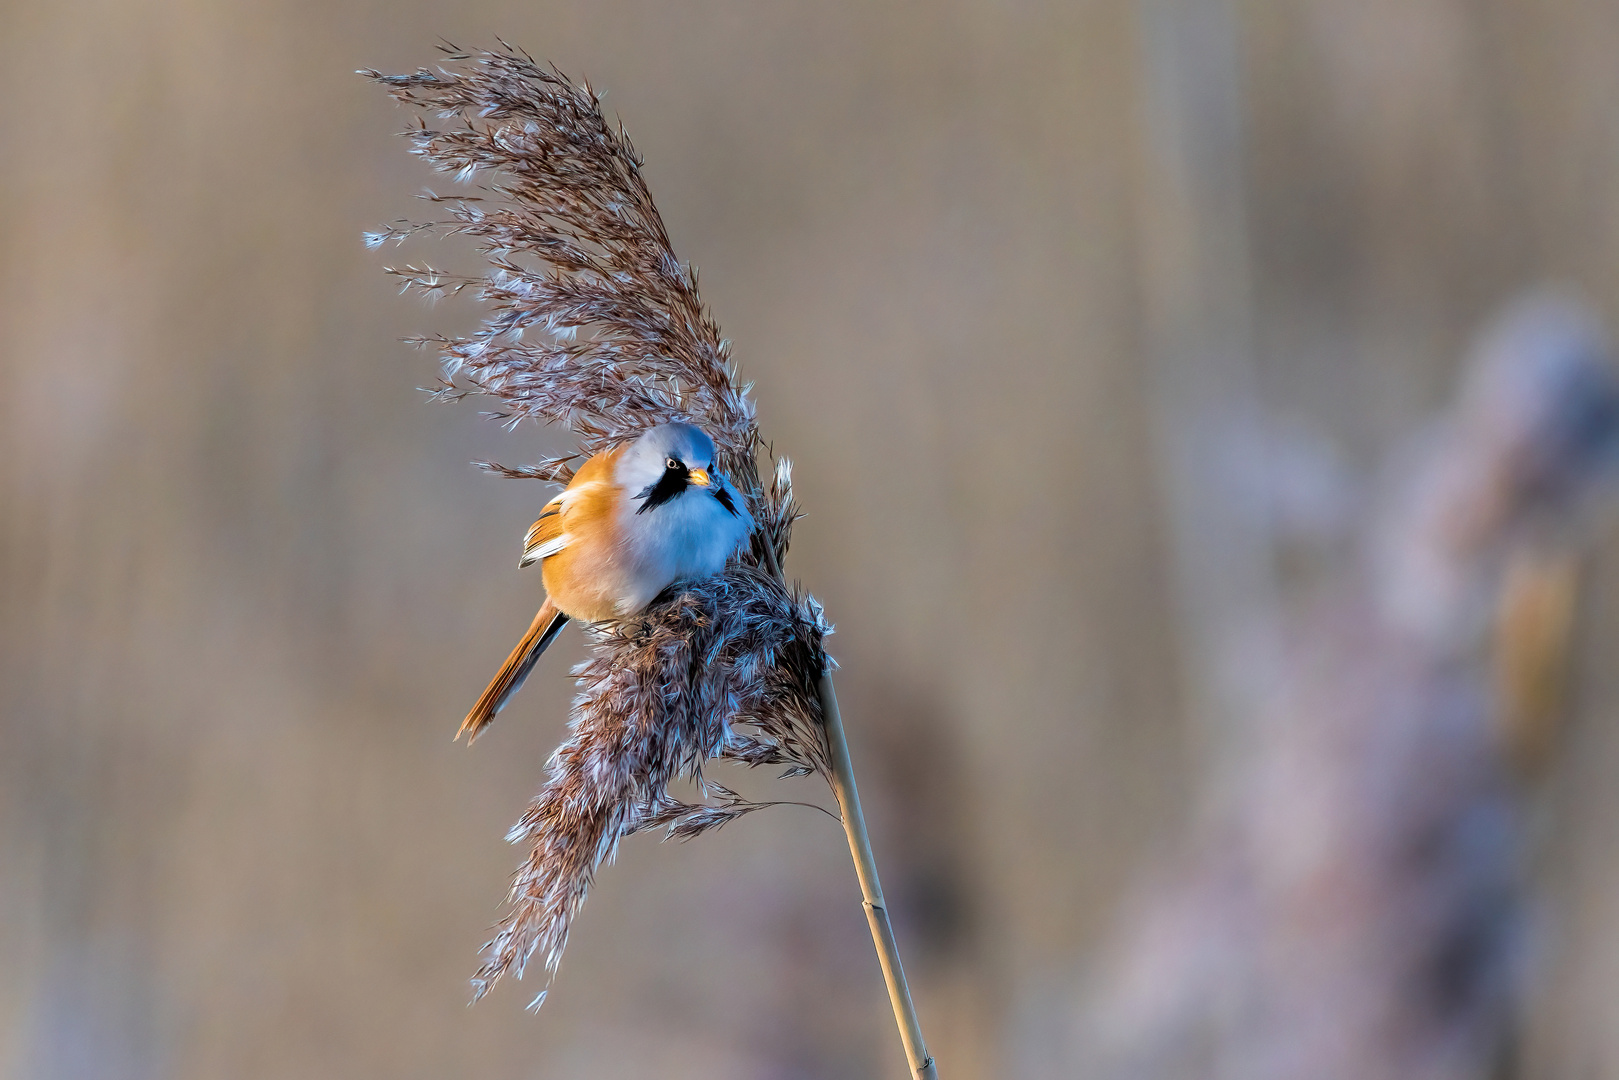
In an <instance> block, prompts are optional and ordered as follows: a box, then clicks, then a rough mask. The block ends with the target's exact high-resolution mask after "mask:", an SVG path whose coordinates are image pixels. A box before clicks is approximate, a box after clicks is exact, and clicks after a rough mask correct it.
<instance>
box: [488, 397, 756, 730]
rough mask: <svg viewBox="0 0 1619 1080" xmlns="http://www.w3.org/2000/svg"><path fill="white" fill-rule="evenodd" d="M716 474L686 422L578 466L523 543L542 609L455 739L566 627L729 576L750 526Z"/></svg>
mask: <svg viewBox="0 0 1619 1080" xmlns="http://www.w3.org/2000/svg"><path fill="white" fill-rule="evenodd" d="M713 470H714V440H712V439H710V438H709V437H708V436H707V435H705V434H703V432H702V431H701V430H699V429H698V428H695V427H692V426H691V425H690V424H680V423H670V424H660V425H658V426H657V427H655V428H651V429H649V430H647V431H645V432H643V433H642V434H641V436H640V437H639V438H637V439H636V440H635V441H634V442H632V443H628V444H626V445H624V446H622V447H619V448H617V449H613V450H607V451H604V452H602V453H600V454H597V455H596V456H595V457H593V458H591V459H590V460H589V461H587V462H585V463H584V465H582V466H581V467H580V468H579V471H578V472H577V473H575V474H574V477H573V482H572V483H571V484H569V485H568V486H567V488H566V489H565V490H564V491H563V492H562V493H561V494H560V495H558V496H557V497H556V498H554V499H552V500H551V501H550V502H548V503H546V504H545V509H544V510H542V511H541V513H540V516H539V519H538V520H537V521H535V522H534V524H533V525H532V526H531V527H530V528H529V530H528V536H527V537H526V539H525V540H524V544H523V558H522V561H521V562H520V563H519V564H518V565H519V566H525V567H527V566H532V565H534V564H535V563H539V564H540V574H541V577H542V578H543V580H544V582H545V592H546V597H545V603H544V604H542V605H540V611H539V614H537V615H535V616H534V622H533V624H532V625H530V626H529V628H528V633H526V634H524V635H523V639H522V640H521V641H519V642H518V643H517V647H516V648H515V649H513V650H512V653H511V655H510V656H508V657H507V658H506V662H505V664H503V665H502V666H501V668H500V671H499V673H497V674H496V675H495V678H494V680H493V681H492V682H491V683H490V684H489V688H488V689H487V690H485V691H484V692H483V696H482V697H480V698H479V699H478V703H477V704H476V705H474V706H473V707H472V711H471V712H469V713H468V714H467V718H466V719H465V720H463V721H462V722H461V730H460V731H459V732H457V737H459V736H461V735H465V736H466V737H467V741H468V742H471V741H472V740H473V739H476V738H477V737H478V733H479V732H481V731H482V730H483V729H484V728H485V727H487V726H488V724H489V722H490V721H491V720H493V719H494V718H495V714H496V713H498V712H500V710H501V709H502V708H504V707H505V705H506V703H507V702H508V701H510V700H511V698H512V695H513V694H515V693H517V691H518V689H519V688H521V687H522V685H523V680H525V679H527V678H528V675H529V672H530V671H532V670H533V669H534V665H535V663H536V662H538V661H539V659H540V655H541V654H542V653H544V652H545V650H546V647H547V646H549V645H550V644H551V642H552V641H554V640H555V639H556V636H557V633H558V632H559V631H561V629H562V627H563V626H565V625H566V624H567V622H568V620H569V619H580V620H582V621H585V622H602V621H605V620H608V619H620V618H624V617H625V616H628V615H636V614H639V613H640V612H642V611H644V610H645V609H646V607H647V605H648V604H650V603H651V602H652V601H653V600H654V599H655V598H656V597H657V596H658V594H659V593H661V592H663V590H664V589H666V588H668V587H669V586H670V585H672V584H674V583H675V582H676V581H687V580H700V579H702V578H706V577H712V576H713V575H715V574H717V573H719V572H720V571H721V570H722V569H724V568H725V564H726V562H727V561H728V560H729V559H730V558H731V556H732V555H734V554H735V553H736V550H737V548H739V547H740V546H741V544H742V541H743V540H745V539H747V536H748V534H749V533H750V532H752V531H753V519H752V518H751V517H749V516H748V513H747V511H746V510H745V509H743V507H742V506H741V505H740V501H739V499H738V496H737V495H736V493H735V491H734V490H733V489H732V488H731V486H730V484H729V483H727V482H726V480H725V477H724V476H721V475H720V474H719V473H717V472H715V471H713Z"/></svg>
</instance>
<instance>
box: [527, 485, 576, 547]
mask: <svg viewBox="0 0 1619 1080" xmlns="http://www.w3.org/2000/svg"><path fill="white" fill-rule="evenodd" d="M567 494H568V492H566V491H564V492H563V493H562V494H561V495H558V496H557V497H556V498H554V499H552V500H551V501H550V502H548V503H546V504H545V509H544V510H543V511H542V512H541V513H540V516H539V520H537V521H535V522H534V524H532V525H530V526H529V527H528V535H527V536H526V537H524V538H523V558H522V560H521V561H520V562H519V563H518V565H519V566H533V565H534V564H535V563H537V562H539V561H540V560H541V559H545V558H549V557H550V556H552V555H555V554H556V553H557V552H559V551H561V550H562V549H563V548H565V547H567V546H568V541H569V539H570V537H569V536H568V533H567V530H566V528H565V527H564V524H563V521H564V514H563V510H564V509H565V506H564V503H563V498H564V496H566V495H567Z"/></svg>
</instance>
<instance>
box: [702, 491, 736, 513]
mask: <svg viewBox="0 0 1619 1080" xmlns="http://www.w3.org/2000/svg"><path fill="white" fill-rule="evenodd" d="M709 490H710V491H712V492H713V493H714V498H716V499H718V500H719V501H720V505H721V506H723V507H725V509H727V510H729V511H730V512H731V516H732V517H737V516H738V514H737V512H736V503H734V502H732V501H731V493H730V492H729V491H726V490H725V489H724V488H722V487H715V488H710V489H709Z"/></svg>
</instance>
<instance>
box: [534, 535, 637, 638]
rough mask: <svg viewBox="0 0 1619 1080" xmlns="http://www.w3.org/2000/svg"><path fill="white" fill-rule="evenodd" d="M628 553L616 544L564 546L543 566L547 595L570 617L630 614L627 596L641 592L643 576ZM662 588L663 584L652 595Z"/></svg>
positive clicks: (597, 618) (596, 618)
mask: <svg viewBox="0 0 1619 1080" xmlns="http://www.w3.org/2000/svg"><path fill="white" fill-rule="evenodd" d="M626 555H627V553H626V552H624V551H622V550H620V549H618V548H617V547H616V546H614V547H607V546H605V545H604V546H600V547H592V546H589V545H584V544H579V545H571V546H569V547H567V548H564V549H563V550H562V551H559V552H557V554H555V555H553V556H551V557H550V558H548V559H546V560H545V562H544V563H543V564H542V566H541V571H542V576H543V577H544V579H545V591H546V594H547V595H549V596H550V597H551V600H552V602H553V603H555V604H556V606H557V607H558V608H560V609H561V610H562V611H563V612H564V613H565V614H566V615H568V616H569V617H570V618H574V619H579V620H582V621H584V622H601V621H602V620H604V619H616V618H618V617H619V616H620V615H622V614H627V612H626V611H624V609H623V607H622V603H623V599H624V597H625V596H626V594H629V593H632V592H635V591H637V584H638V578H640V577H642V576H643V575H641V574H638V573H636V568H635V567H634V566H633V565H632V563H631V561H630V560H629V559H628V558H627V557H626ZM661 589H662V586H660V587H659V590H657V591H654V592H653V594H652V595H653V596H656V595H657V592H658V591H661ZM648 599H649V600H650V599H651V597H648ZM642 606H643V607H644V606H645V605H644V604H643V605H642Z"/></svg>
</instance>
